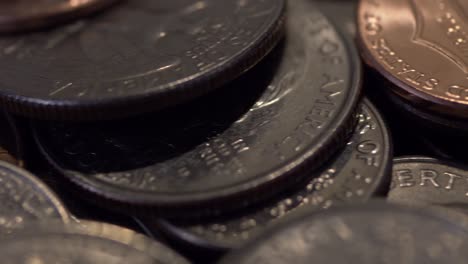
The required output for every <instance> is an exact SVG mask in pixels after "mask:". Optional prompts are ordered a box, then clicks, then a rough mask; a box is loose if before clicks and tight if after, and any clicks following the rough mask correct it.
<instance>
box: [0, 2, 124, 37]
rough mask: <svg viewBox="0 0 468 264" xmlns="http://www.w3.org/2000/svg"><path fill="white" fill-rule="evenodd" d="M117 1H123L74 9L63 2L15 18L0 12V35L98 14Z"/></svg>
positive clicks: (90, 3)
mask: <svg viewBox="0 0 468 264" xmlns="http://www.w3.org/2000/svg"><path fill="white" fill-rule="evenodd" d="M118 1H124V0H92V1H88V2H86V3H85V4H84V5H83V4H80V5H78V6H76V7H71V6H70V3H69V2H64V3H61V4H56V5H51V6H52V7H53V8H49V9H43V10H41V12H29V13H28V14H24V13H23V14H21V15H20V16H16V17H9V16H2V15H1V12H0V33H3V34H5V33H6V34H13V33H25V32H26V31H31V30H37V29H41V28H47V27H51V26H55V25H57V24H60V23H64V22H68V21H71V20H73V19H77V18H80V17H83V16H88V15H91V14H93V13H96V12H99V11H101V10H102V9H104V8H107V7H110V6H112V5H113V4H116V2H118ZM127 1H131V0H127ZM49 7H50V6H49Z"/></svg>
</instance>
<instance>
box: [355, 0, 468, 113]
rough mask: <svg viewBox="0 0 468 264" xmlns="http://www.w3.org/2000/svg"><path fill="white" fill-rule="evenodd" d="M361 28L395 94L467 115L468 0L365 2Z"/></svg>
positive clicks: (368, 56) (374, 63)
mask: <svg viewBox="0 0 468 264" xmlns="http://www.w3.org/2000/svg"><path fill="white" fill-rule="evenodd" d="M358 27H359V34H358V36H359V37H358V38H359V42H360V44H361V49H362V53H363V57H364V59H365V60H366V62H367V63H369V64H370V66H371V67H373V68H375V69H376V70H377V71H379V72H380V73H382V74H383V75H384V76H386V77H387V78H388V79H389V80H390V81H392V82H393V83H394V84H396V85H394V86H392V87H393V88H394V89H396V91H395V92H397V93H398V94H400V95H403V96H404V97H405V98H406V99H409V100H411V101H413V102H414V103H417V104H419V105H424V107H426V108H432V109H433V110H436V111H439V112H443V113H445V114H450V115H457V116H463V117H467V116H468V1H465V0H431V1H427V0H391V1H389V0H361V1H360V4H359V11H358Z"/></svg>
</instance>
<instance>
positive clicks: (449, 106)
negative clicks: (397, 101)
mask: <svg viewBox="0 0 468 264" xmlns="http://www.w3.org/2000/svg"><path fill="white" fill-rule="evenodd" d="M365 2H366V0H360V1H359V3H358V7H357V15H356V20H357V21H356V25H357V36H356V42H357V44H358V47H359V51H360V54H361V57H362V59H363V61H364V62H365V63H366V65H368V66H369V67H371V68H373V69H374V70H375V71H377V72H378V73H379V74H381V75H383V76H384V77H385V78H386V79H387V80H389V81H390V82H391V83H392V84H393V85H392V86H389V88H390V89H395V91H396V92H397V93H399V92H400V91H398V90H402V91H401V92H404V93H409V94H411V95H415V96H417V97H418V98H420V99H422V100H424V101H425V102H428V103H430V104H433V105H435V106H434V107H433V108H434V110H437V111H440V112H441V113H442V114H443V113H451V114H453V115H456V116H462V117H467V116H468V100H467V101H466V103H460V102H458V101H455V100H450V98H445V97H442V96H436V95H433V94H430V93H425V92H422V91H420V90H419V89H417V88H415V87H413V86H412V85H410V84H407V83H405V82H404V81H402V80H400V79H399V78H398V77H396V76H395V75H394V74H393V73H392V72H390V71H389V70H387V69H385V67H384V66H383V65H382V63H381V62H380V61H379V60H378V59H377V58H375V56H374V55H373V54H372V52H371V49H370V48H369V46H368V45H367V42H366V41H365V35H364V32H363V23H364V22H363V21H362V16H361V14H363V13H365V10H367V9H366V8H365V7H366V6H367V4H366V3H365ZM459 112H466V114H463V113H459ZM457 113H459V114H457Z"/></svg>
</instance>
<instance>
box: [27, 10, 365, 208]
mask: <svg viewBox="0 0 468 264" xmlns="http://www.w3.org/2000/svg"><path fill="white" fill-rule="evenodd" d="M310 4H311V5H314V4H313V3H310ZM317 14H320V16H322V17H323V19H324V20H326V21H327V22H328V23H330V26H331V29H330V30H331V32H334V34H336V37H337V41H340V43H341V44H342V45H343V49H344V50H343V54H344V56H346V57H347V59H349V68H348V69H346V74H347V75H349V78H350V82H349V84H348V86H347V93H348V95H349V97H348V98H347V100H345V102H344V103H343V106H342V107H340V108H338V111H339V114H337V115H336V117H335V118H334V120H333V122H330V124H329V127H328V129H329V131H331V133H325V132H323V133H322V136H321V137H318V138H317V140H316V142H314V144H313V146H311V147H310V146H308V148H307V149H308V150H307V151H305V152H304V153H303V154H301V155H300V156H297V155H296V157H294V158H293V160H292V161H290V162H288V163H287V164H285V165H283V166H282V167H281V168H279V169H274V168H273V171H270V172H267V173H265V175H264V176H262V177H256V178H255V179H254V180H248V181H246V182H244V183H241V184H236V185H235V186H231V187H227V188H224V187H223V188H218V189H217V190H213V191H209V192H201V191H200V192H196V193H185V194H182V195H181V194H174V193H172V194H169V195H168V194H164V193H156V194H155V193H152V192H150V191H147V192H142V191H140V192H138V191H131V190H124V189H121V188H118V187H114V186H111V185H105V184H101V183H99V182H98V181H96V180H92V179H90V178H89V177H87V176H86V175H80V174H76V173H63V172H65V171H66V170H64V169H63V167H64V166H61V165H60V164H59V163H60V162H57V161H55V160H56V159H54V155H53V153H50V152H48V151H47V147H46V145H47V144H44V141H43V140H41V136H40V134H41V133H40V132H39V130H40V129H38V127H37V126H34V124H33V134H34V138H35V140H36V143H37V145H38V146H39V149H40V151H41V152H42V154H43V155H44V156H45V157H46V159H47V161H48V162H49V163H50V164H51V165H52V166H53V167H54V168H55V169H56V170H57V171H59V172H60V174H61V175H63V176H65V177H64V178H66V179H67V181H69V182H71V183H73V184H74V185H75V186H78V187H79V188H81V189H82V190H85V191H86V192H87V193H89V194H91V195H92V198H91V197H90V196H89V195H86V197H85V199H89V200H92V201H93V202H94V203H96V202H99V203H100V204H101V205H103V206H106V207H109V205H110V204H109V203H111V204H115V205H116V208H114V209H117V210H122V209H123V210H130V211H132V212H134V213H136V214H139V213H141V212H143V215H144V214H147V213H145V211H148V210H147V209H148V207H151V208H153V207H155V208H153V211H154V212H155V213H162V212H163V211H164V212H165V213H164V214H165V215H182V216H188V215H190V214H192V213H195V214H210V213H215V214H216V213H218V212H216V211H217V210H218V211H219V210H233V209H236V208H235V206H240V207H245V206H246V205H245V204H246V202H248V203H254V202H257V201H258V200H263V199H265V196H271V195H272V194H271V193H272V192H273V193H277V191H275V190H274V189H275V188H271V187H272V186H278V185H280V186H281V184H286V185H288V184H292V183H291V181H298V180H300V177H298V175H299V176H300V174H301V173H302V172H308V171H310V170H311V168H315V167H318V166H319V165H321V164H323V162H325V161H326V160H328V158H330V157H331V155H333V154H334V153H335V152H336V150H337V149H338V148H339V147H340V146H342V145H344V144H345V141H346V140H347V139H348V135H351V134H352V132H353V130H354V125H355V124H356V122H357V118H356V117H357V114H356V113H358V111H359V104H358V102H359V99H360V98H361V88H362V86H361V84H362V65H361V62H360V60H359V56H358V53H357V50H356V49H355V46H354V45H352V44H351V42H350V40H349V39H348V38H347V37H345V36H343V34H342V33H341V32H340V31H339V30H338V29H337V28H336V27H335V25H334V24H333V23H332V22H331V21H330V20H329V19H328V18H327V17H326V16H325V15H323V13H322V12H321V11H319V10H317ZM303 177H305V176H303ZM96 182H97V183H98V185H97V186H99V188H96ZM253 191H255V192H256V193H255V195H252V192H253ZM95 199H96V200H95ZM101 200H103V201H101ZM226 203H229V204H230V206H229V208H226V207H227V206H226ZM207 207H208V208H209V209H208V208H207ZM156 208H157V209H159V210H157V209H156ZM187 209H200V211H198V212H195V211H194V210H187ZM213 209H214V210H213ZM184 210H185V211H184ZM208 211H209V212H208Z"/></svg>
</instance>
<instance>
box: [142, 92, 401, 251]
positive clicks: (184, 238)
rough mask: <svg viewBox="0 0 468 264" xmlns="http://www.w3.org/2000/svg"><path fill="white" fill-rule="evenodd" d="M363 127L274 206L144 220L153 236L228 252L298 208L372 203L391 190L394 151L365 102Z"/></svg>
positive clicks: (371, 109) (377, 114)
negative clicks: (208, 216)
mask: <svg viewBox="0 0 468 264" xmlns="http://www.w3.org/2000/svg"><path fill="white" fill-rule="evenodd" d="M359 117H360V118H359V124H358V126H357V129H356V131H355V132H354V135H353V137H352V138H351V140H350V141H349V143H348V144H347V146H346V148H345V149H344V150H342V151H341V152H340V153H339V154H338V155H337V156H335V157H334V158H333V159H332V161H330V163H328V164H327V165H325V166H324V167H323V168H321V171H319V172H315V173H313V174H317V175H319V177H315V176H312V177H311V178H314V179H313V180H311V181H309V182H306V183H305V184H303V187H302V188H300V189H297V190H293V191H290V192H288V193H284V194H282V195H279V196H277V197H275V198H274V199H272V201H270V202H268V203H266V204H264V205H262V206H257V207H255V208H252V209H250V210H244V211H243V212H242V213H239V214H237V215H231V216H225V217H222V218H220V219H213V220H211V221H205V222H203V223H199V224H196V223H194V222H193V221H191V222H190V223H186V224H184V223H176V222H171V221H166V220H158V221H156V220H153V221H152V220H144V221H143V222H144V223H145V224H146V226H147V227H148V229H149V230H154V231H162V232H164V233H166V235H168V237H170V238H171V239H173V240H175V241H176V242H177V243H179V244H188V246H192V247H198V248H203V249H206V250H214V251H223V250H227V249H232V248H237V247H240V246H242V245H243V244H244V243H245V242H246V241H247V240H248V239H251V238H252V237H255V236H257V235H258V234H260V233H261V232H263V231H264V230H265V229H266V228H267V227H268V226H270V225H271V224H273V223H275V222H277V221H278V220H279V219H283V218H286V219H287V218H288V217H290V215H291V213H292V212H293V211H296V210H297V209H298V208H302V207H305V208H313V209H320V208H329V207H331V206H333V205H335V204H337V203H338V204H341V203H352V202H361V201H366V200H367V199H369V198H370V197H371V196H372V195H374V194H375V193H376V192H377V191H379V190H382V187H384V188H385V189H386V188H387V187H388V186H387V187H386V186H385V185H386V184H390V177H389V176H390V170H391V163H392V162H391V156H392V155H391V154H392V146H391V145H390V139H389V135H388V131H387V128H386V126H385V123H384V122H383V120H382V119H381V117H380V115H379V113H378V112H377V111H376V109H375V108H374V107H373V106H372V105H371V104H370V103H369V101H367V100H365V101H364V104H363V105H362V106H361V112H360V116H359Z"/></svg>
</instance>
